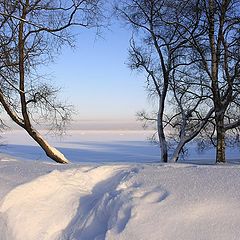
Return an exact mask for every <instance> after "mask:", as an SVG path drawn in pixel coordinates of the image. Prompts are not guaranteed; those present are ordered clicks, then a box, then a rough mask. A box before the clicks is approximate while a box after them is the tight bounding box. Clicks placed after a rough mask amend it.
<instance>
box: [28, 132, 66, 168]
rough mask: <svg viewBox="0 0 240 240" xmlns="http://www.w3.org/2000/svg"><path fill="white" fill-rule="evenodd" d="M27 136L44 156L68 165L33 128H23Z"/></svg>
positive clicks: (63, 157) (62, 156)
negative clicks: (39, 147)
mask: <svg viewBox="0 0 240 240" xmlns="http://www.w3.org/2000/svg"><path fill="white" fill-rule="evenodd" d="M25 130H26V131H27V132H28V134H29V135H30V136H31V137H32V138H33V139H34V140H35V141H36V142H37V143H38V144H39V145H40V146H41V148H42V149H43V150H44V151H45V153H46V155H47V156H48V157H50V158H51V159H53V160H54V161H56V162H58V163H64V164H65V163H68V162H69V161H68V160H67V159H66V158H65V156H64V155H63V154H62V153H61V152H59V151H58V150H57V149H56V148H54V147H52V146H50V145H49V143H48V142H47V141H46V140H44V139H43V137H42V136H41V134H40V133H39V132H38V131H37V130H36V129H33V128H25Z"/></svg>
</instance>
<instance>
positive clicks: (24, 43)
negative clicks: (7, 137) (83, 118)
mask: <svg viewBox="0 0 240 240" xmlns="http://www.w3.org/2000/svg"><path fill="white" fill-rule="evenodd" d="M99 3H100V1H99V0H16V1H13V0H8V1H1V2H0V102H1V105H2V108H3V109H4V110H5V112H6V113H7V114H8V115H9V116H10V118H11V119H12V120H13V121H14V122H15V123H16V124H17V125H19V126H20V127H21V128H23V129H24V130H26V131H27V133H28V134H29V135H30V136H31V137H32V138H33V139H34V140H35V141H36V142H37V143H38V144H39V145H40V146H41V147H42V149H43V150H44V151H45V152H46V154H47V156H48V157H50V158H52V159H53V160H54V161H56V162H59V163H67V162H68V160H67V159H66V158H65V157H64V155H63V154H62V153H60V152H59V151H58V150H57V149H55V148H54V147H52V146H50V145H49V143H48V142H47V141H46V140H45V139H44V138H43V137H42V136H41V134H40V133H39V132H38V131H37V130H36V128H35V126H34V123H35V122H39V121H40V122H41V120H42V119H43V120H44V122H48V123H49V124H50V125H51V128H55V129H56V128H57V129H62V128H63V127H64V125H65V123H66V122H68V121H69V120H70V117H71V106H69V105H67V104H65V103H64V102H61V101H59V100H58V98H57V93H58V89H57V88H56V87H55V86H52V85H51V84H49V82H48V81H46V80H45V77H44V76H41V74H39V66H41V65H46V64H48V63H49V62H50V61H52V59H53V58H54V56H55V55H56V54H57V53H59V50H60V49H61V47H62V46H63V45H66V44H67V45H71V46H72V45H73V37H74V34H73V33H72V32H71V31H70V29H71V28H72V27H74V26H75V27H82V28H90V27H94V26H97V24H98V21H99V16H100V14H99V13H100V11H99ZM67 80H68V79H67ZM68 81H69V80H68Z"/></svg>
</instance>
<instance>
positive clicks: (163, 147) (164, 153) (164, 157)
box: [157, 105, 168, 162]
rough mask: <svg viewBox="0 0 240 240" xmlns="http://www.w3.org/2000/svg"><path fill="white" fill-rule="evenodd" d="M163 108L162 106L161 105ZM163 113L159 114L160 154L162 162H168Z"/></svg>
mask: <svg viewBox="0 0 240 240" xmlns="http://www.w3.org/2000/svg"><path fill="white" fill-rule="evenodd" d="M160 108H161V105H160ZM161 112H162V111H160V110H159V113H158V123H157V127H158V138H159V145H160V153H161V161H162V162H168V149H167V141H166V138H165V134H164V129H163V121H162V114H161Z"/></svg>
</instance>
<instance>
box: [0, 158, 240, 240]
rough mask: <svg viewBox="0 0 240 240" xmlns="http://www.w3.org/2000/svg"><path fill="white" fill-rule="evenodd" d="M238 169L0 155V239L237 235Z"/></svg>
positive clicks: (207, 239) (199, 239) (227, 238)
mask: <svg viewBox="0 0 240 240" xmlns="http://www.w3.org/2000/svg"><path fill="white" fill-rule="evenodd" d="M239 189H240V167H239V166H238V165H226V166H214V165H194V164H88V165H87V164H85V165H79V164H70V165H68V166H66V165H64V166H60V165H58V164H51V163H47V162H37V161H23V160H15V159H12V158H10V157H7V156H5V157H3V158H2V159H1V160H0V198H1V202H0V233H1V235H0V240H104V239H107V240H118V239H119V240H190V239H191V240H215V239H218V240H234V239H236V240H238V239H239V230H240V227H239V223H240V191H239Z"/></svg>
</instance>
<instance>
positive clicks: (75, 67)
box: [48, 23, 147, 121]
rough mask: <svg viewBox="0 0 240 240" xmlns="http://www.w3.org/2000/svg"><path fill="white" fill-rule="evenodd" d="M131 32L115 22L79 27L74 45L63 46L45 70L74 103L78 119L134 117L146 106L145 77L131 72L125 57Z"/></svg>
mask: <svg viewBox="0 0 240 240" xmlns="http://www.w3.org/2000/svg"><path fill="white" fill-rule="evenodd" d="M130 37H131V32H130V31H129V30H127V29H125V28H123V27H122V26H120V25H119V24H117V23H114V24H113V25H112V26H110V29H109V30H107V29H102V33H101V37H96V30H88V29H82V30H81V32H80V35H79V37H78V38H77V42H76V49H75V50H72V49H70V48H68V47H64V48H63V50H62V54H61V55H60V56H58V57H57V59H56V61H55V63H54V64H52V65H51V66H49V68H48V71H50V72H51V74H52V75H53V80H54V82H56V83H57V85H58V86H61V87H62V88H63V91H62V95H63V98H66V99H67V100H68V101H69V102H70V103H72V104H73V105H75V108H76V110H77V116H75V118H77V119H81V120H96V121H98V120H101V121H111V120H114V121H117V120H120V121H121V120H125V121H134V120H135V119H136V117H135V114H136V112H137V111H139V110H142V109H143V108H144V107H146V106H147V93H146V92H145V89H144V77H143V76H142V75H140V74H137V73H136V72H132V71H131V70H130V69H129V68H128V66H127V65H126V62H127V61H128V46H129V39H130Z"/></svg>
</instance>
